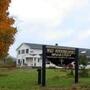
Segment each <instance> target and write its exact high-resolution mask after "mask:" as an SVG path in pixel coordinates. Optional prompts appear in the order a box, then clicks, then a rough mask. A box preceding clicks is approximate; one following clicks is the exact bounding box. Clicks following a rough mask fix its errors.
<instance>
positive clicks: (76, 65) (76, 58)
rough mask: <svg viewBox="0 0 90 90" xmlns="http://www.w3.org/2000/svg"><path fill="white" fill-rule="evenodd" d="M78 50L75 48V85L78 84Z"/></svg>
mask: <svg viewBox="0 0 90 90" xmlns="http://www.w3.org/2000/svg"><path fill="white" fill-rule="evenodd" d="M78 55H79V49H78V48H76V49H75V83H76V84H77V83H78V69H79V65H78V61H79V57H78Z"/></svg>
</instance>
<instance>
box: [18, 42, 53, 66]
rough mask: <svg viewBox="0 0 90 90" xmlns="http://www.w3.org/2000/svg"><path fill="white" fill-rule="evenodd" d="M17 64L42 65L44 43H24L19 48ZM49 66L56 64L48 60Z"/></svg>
mask: <svg viewBox="0 0 90 90" xmlns="http://www.w3.org/2000/svg"><path fill="white" fill-rule="evenodd" d="M16 51H17V60H16V64H17V66H20V67H23V66H30V67H41V66H42V45H40V44H31V43H22V44H21V45H20V46H19V47H18V48H17V49H16ZM46 66H47V67H49V66H55V65H54V64H52V63H50V62H47V64H46Z"/></svg>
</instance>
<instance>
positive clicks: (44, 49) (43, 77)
mask: <svg viewBox="0 0 90 90" xmlns="http://www.w3.org/2000/svg"><path fill="white" fill-rule="evenodd" d="M50 47H52V48H54V49H55V48H57V49H58V48H59V49H60V46H47V45H43V46H42V52H43V54H42V69H41V86H42V87H44V86H46V60H47V58H48V57H47V49H48V48H50ZM72 49H73V48H72ZM64 50H67V47H66V48H65V47H64ZM68 50H69V48H68ZM74 50H75V57H74V60H75V84H76V83H78V69H79V63H78V61H79V49H78V48H74Z"/></svg>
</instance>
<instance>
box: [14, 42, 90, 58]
mask: <svg viewBox="0 0 90 90" xmlns="http://www.w3.org/2000/svg"><path fill="white" fill-rule="evenodd" d="M23 44H26V45H28V46H29V47H30V48H31V49H40V50H42V46H43V45H44V44H35V43H22V44H21V45H20V46H19V47H18V48H17V49H16V50H18V49H19V48H20V47H21V46H22V45H23ZM49 46H54V45H49ZM59 47H65V46H59ZM68 48H75V47H68ZM82 51H86V54H87V56H90V49H86V48H79V53H81V52H82Z"/></svg>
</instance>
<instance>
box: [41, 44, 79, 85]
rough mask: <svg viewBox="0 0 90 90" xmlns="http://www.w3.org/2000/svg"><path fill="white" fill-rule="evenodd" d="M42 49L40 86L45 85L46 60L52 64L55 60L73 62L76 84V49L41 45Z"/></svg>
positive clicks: (76, 81) (77, 50)
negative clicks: (50, 60)
mask: <svg viewBox="0 0 90 90" xmlns="http://www.w3.org/2000/svg"><path fill="white" fill-rule="evenodd" d="M42 49H43V55H42V76H41V80H42V81H41V84H42V86H45V85H46V60H47V59H52V60H53V62H54V61H55V60H56V59H57V58H59V59H65V60H74V61H75V83H78V52H79V49H78V48H68V47H60V46H49V45H48V46H47V45H43V47H42Z"/></svg>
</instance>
